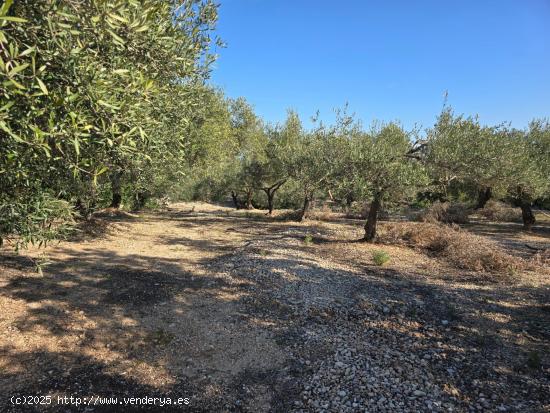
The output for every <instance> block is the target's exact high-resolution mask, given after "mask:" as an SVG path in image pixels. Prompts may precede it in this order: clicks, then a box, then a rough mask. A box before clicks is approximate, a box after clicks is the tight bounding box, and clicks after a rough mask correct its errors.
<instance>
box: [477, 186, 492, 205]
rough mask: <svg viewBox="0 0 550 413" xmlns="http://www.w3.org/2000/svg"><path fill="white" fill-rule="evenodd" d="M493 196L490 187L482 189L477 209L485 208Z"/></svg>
mask: <svg viewBox="0 0 550 413" xmlns="http://www.w3.org/2000/svg"><path fill="white" fill-rule="evenodd" d="M492 196H493V191H492V190H491V188H490V187H487V188H483V189H480V190H479V193H478V196H477V205H476V207H475V209H482V208H485V205H486V204H487V202H488V201H489V200H490V199H491V197H492Z"/></svg>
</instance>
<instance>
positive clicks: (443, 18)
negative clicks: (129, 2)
mask: <svg viewBox="0 0 550 413" xmlns="http://www.w3.org/2000/svg"><path fill="white" fill-rule="evenodd" d="M220 2H221V5H220V9H219V13H220V18H219V24H218V30H217V33H218V35H219V36H220V37H221V38H222V39H223V40H224V41H225V42H226V43H227V48H225V49H221V50H218V52H219V54H220V57H219V60H218V61H217V62H216V64H215V67H214V71H213V73H212V83H214V84H216V85H218V86H220V87H222V89H224V90H225V92H226V94H227V95H228V96H230V97H237V96H244V97H245V98H246V99H247V100H248V101H249V102H250V103H251V104H252V105H253V106H254V107H255V109H256V112H257V113H258V114H259V115H260V116H262V117H263V118H264V119H265V120H267V121H270V122H279V121H283V120H284V119H285V116H286V109H287V108H293V109H295V110H297V111H298V113H299V114H300V115H301V117H302V119H303V120H304V121H305V123H306V125H307V124H308V123H309V122H308V120H309V118H310V117H311V115H313V114H314V113H315V111H316V110H319V111H320V114H321V118H322V119H324V120H328V121H330V120H331V119H333V108H335V107H342V106H343V105H344V104H345V103H346V102H348V103H349V107H350V111H352V112H355V113H356V114H357V116H358V117H359V118H361V119H362V120H363V122H364V123H366V124H369V123H370V122H371V121H372V120H373V119H378V120H386V121H389V120H396V119H399V120H401V121H402V122H403V124H404V125H405V126H406V127H411V126H413V125H414V124H415V123H417V124H419V125H422V126H423V127H429V126H431V125H432V124H433V122H434V120H435V116H436V115H437V114H438V113H439V111H440V110H441V107H442V104H443V96H444V93H445V91H446V90H447V91H448V93H449V98H448V102H449V104H450V105H451V106H453V107H454V109H455V111H456V112H459V113H465V114H472V115H473V114H478V115H479V117H480V120H481V122H482V123H486V124H496V123H500V122H502V121H511V122H512V125H513V126H516V127H524V126H526V125H527V123H528V121H529V120H530V119H531V118H533V117H548V116H550V0H523V1H522V0H500V1H489V0H478V1H469V0H466V1H462V0H461V1H451V0H447V1H445V0H438V1H436V0H433V1H428V0H425V1H422V0H419V1H406V0H401V1H397V0H388V1H366V0H365V1H359V0H352V1H325V0H317V1H312V0H294V1H288V0H220Z"/></svg>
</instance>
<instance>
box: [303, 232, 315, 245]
mask: <svg viewBox="0 0 550 413" xmlns="http://www.w3.org/2000/svg"><path fill="white" fill-rule="evenodd" d="M304 244H306V245H311V244H313V237H312V236H311V235H309V234H307V235H306V236H305V237H304Z"/></svg>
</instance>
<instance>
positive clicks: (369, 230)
mask: <svg viewBox="0 0 550 413" xmlns="http://www.w3.org/2000/svg"><path fill="white" fill-rule="evenodd" d="M381 206H382V201H381V197H380V195H378V194H377V195H375V196H374V199H373V200H372V203H371V205H370V208H369V214H368V216H367V222H366V223H365V237H364V238H363V239H364V240H365V241H367V242H372V241H374V239H375V238H376V223H377V222H378V212H379V211H380V207H381Z"/></svg>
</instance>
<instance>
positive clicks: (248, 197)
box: [246, 189, 254, 209]
mask: <svg viewBox="0 0 550 413" xmlns="http://www.w3.org/2000/svg"><path fill="white" fill-rule="evenodd" d="M246 209H254V207H253V206H252V190H250V189H249V190H247V191H246Z"/></svg>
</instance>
